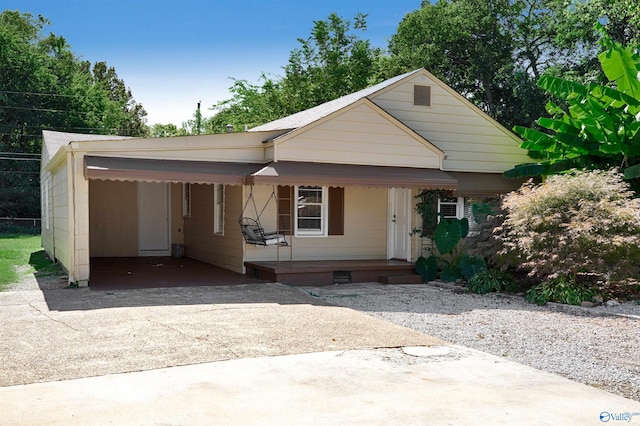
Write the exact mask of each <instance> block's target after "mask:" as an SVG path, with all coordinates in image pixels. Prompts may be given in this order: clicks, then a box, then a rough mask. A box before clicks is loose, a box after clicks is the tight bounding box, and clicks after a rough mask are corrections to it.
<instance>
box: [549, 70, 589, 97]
mask: <svg viewBox="0 0 640 426" xmlns="http://www.w3.org/2000/svg"><path fill="white" fill-rule="evenodd" d="M538 86H539V87H540V88H541V89H543V90H546V91H547V92H550V93H553V94H554V95H556V96H558V97H560V98H562V99H565V100H572V99H576V98H579V99H583V98H584V97H586V96H587V93H588V89H587V86H585V85H584V84H580V83H576V82H575V81H569V80H565V79H563V78H559V77H553V76H551V75H547V74H545V75H543V76H542V77H540V79H539V80H538Z"/></svg>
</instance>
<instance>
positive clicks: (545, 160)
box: [505, 26, 640, 179]
mask: <svg viewBox="0 0 640 426" xmlns="http://www.w3.org/2000/svg"><path fill="white" fill-rule="evenodd" d="M598 28H599V29H600V31H601V44H602V46H603V48H604V51H603V52H602V53H600V54H599V55H598V59H599V61H600V64H601V66H602V70H603V72H604V74H605V75H606V77H607V78H608V80H609V84H606V85H602V84H595V83H591V84H588V85H584V84H580V83H576V82H573V81H570V80H566V79H562V78H558V77H553V76H550V75H543V76H542V77H541V78H540V81H539V83H538V84H539V86H540V87H541V88H543V89H544V90H546V91H547V92H548V93H550V94H552V95H553V96H554V97H555V98H556V99H560V100H562V102H563V103H564V104H566V105H567V108H562V107H561V106H560V105H558V104H557V103H555V102H552V101H550V102H549V103H548V104H547V110H548V112H549V114H551V118H547V117H541V118H540V119H538V121H537V124H538V125H539V126H540V127H541V128H542V131H541V130H537V129H534V128H527V127H519V126H518V127H516V128H515V130H516V132H518V133H519V134H520V135H521V136H522V137H523V138H524V142H523V143H522V145H521V147H522V148H524V149H527V150H529V155H530V156H531V157H532V158H533V159H536V160H538V161H537V162H532V163H527V164H521V165H518V166H516V167H515V168H513V169H511V170H509V171H507V172H505V175H506V176H507V177H523V176H542V175H549V174H554V173H559V172H563V171H566V170H569V169H572V168H581V169H610V168H613V167H620V168H622V169H623V170H624V174H625V177H626V178H627V179H637V178H638V177H640V133H639V132H640V121H638V119H637V117H638V114H640V81H639V80H638V74H639V73H640V57H639V56H638V54H637V53H636V52H635V50H634V49H633V48H631V47H630V46H627V47H625V46H622V45H621V44H620V43H617V42H615V41H613V40H611V38H610V37H609V36H608V35H607V34H606V33H605V32H604V30H603V28H602V27H601V26H598Z"/></svg>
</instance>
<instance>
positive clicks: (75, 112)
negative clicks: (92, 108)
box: [0, 105, 89, 115]
mask: <svg viewBox="0 0 640 426" xmlns="http://www.w3.org/2000/svg"><path fill="white" fill-rule="evenodd" d="M0 108H6V109H19V110H25V111H43V112H64V113H67V114H84V115H87V114H89V113H88V112H86V111H67V110H64V109H51V108H36V107H17V106H10V105H0Z"/></svg>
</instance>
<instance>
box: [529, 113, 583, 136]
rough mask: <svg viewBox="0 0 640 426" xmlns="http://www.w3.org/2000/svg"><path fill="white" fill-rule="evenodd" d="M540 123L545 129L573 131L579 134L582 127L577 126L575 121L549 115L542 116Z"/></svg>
mask: <svg viewBox="0 0 640 426" xmlns="http://www.w3.org/2000/svg"><path fill="white" fill-rule="evenodd" d="M538 124H539V125H540V126H541V127H544V128H545V129H549V130H553V131H554V132H565V133H573V134H575V135H577V134H578V133H580V129H578V128H576V126H575V125H574V124H573V123H568V122H567V121H566V120H564V119H557V118H555V119H553V118H547V117H540V118H539V119H538Z"/></svg>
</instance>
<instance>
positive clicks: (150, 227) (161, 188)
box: [138, 182, 170, 256]
mask: <svg viewBox="0 0 640 426" xmlns="http://www.w3.org/2000/svg"><path fill="white" fill-rule="evenodd" d="M169 254H170V249H169V191H168V185H167V184H166V183H150V182H138V255H139V256H168V255H169Z"/></svg>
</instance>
